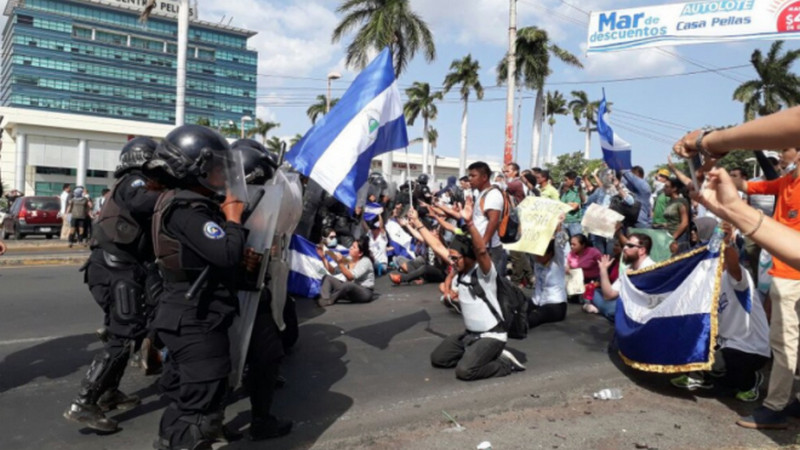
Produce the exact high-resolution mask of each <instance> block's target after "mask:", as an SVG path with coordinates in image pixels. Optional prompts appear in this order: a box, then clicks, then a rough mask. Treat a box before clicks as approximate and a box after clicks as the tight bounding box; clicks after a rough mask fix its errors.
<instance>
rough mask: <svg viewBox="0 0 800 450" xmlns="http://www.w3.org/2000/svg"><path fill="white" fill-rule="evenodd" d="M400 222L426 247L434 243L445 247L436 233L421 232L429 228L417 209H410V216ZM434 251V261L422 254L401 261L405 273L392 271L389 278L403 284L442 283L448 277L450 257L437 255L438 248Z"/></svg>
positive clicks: (393, 281)
mask: <svg viewBox="0 0 800 450" xmlns="http://www.w3.org/2000/svg"><path fill="white" fill-rule="evenodd" d="M400 224H401V225H403V226H404V227H405V228H406V229H407V230H408V232H409V233H411V235H412V236H413V237H414V239H416V240H417V241H419V242H424V243H425V244H426V248H428V247H430V246H432V245H437V244H438V245H440V246H441V247H444V244H441V240H440V239H439V237H438V236H437V234H436V233H433V232H432V231H430V230H428V231H429V234H428V236H427V237H426V236H424V235H423V234H422V233H421V230H423V229H427V227H426V226H425V224H424V223H423V222H422V221H421V220H420V218H419V214H418V213H417V211H416V210H414V209H410V210H409V211H408V218H407V219H400ZM432 251H433V253H434V258H433V262H432V263H430V262H429V261H428V260H426V259H425V258H423V257H421V256H417V257H416V258H414V259H413V260H410V261H408V260H406V261H404V262H402V263H401V266H402V270H403V272H405V273H402V274H401V273H397V272H392V273H390V274H389V278H390V279H391V280H392V283H394V284H401V283H415V284H423V283H426V282H427V283H441V282H443V281H444V280H445V278H446V277H447V268H448V266H449V259H445V258H442V257H440V256H438V255H437V252H436V250H434V249H432Z"/></svg>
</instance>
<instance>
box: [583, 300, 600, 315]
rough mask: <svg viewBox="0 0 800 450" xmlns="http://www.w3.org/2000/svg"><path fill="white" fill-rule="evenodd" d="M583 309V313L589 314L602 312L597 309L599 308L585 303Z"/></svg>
mask: <svg viewBox="0 0 800 450" xmlns="http://www.w3.org/2000/svg"><path fill="white" fill-rule="evenodd" d="M582 309H583V312H585V313H588V314H600V310H599V309H597V306H594V305H593V304H591V303H584V304H583V307H582Z"/></svg>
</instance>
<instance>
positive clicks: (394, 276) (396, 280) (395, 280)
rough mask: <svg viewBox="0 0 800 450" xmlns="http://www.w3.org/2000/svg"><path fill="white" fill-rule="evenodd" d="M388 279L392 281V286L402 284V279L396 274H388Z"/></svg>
mask: <svg viewBox="0 0 800 450" xmlns="http://www.w3.org/2000/svg"><path fill="white" fill-rule="evenodd" d="M389 279H390V280H392V283H393V284H400V283H402V277H401V276H400V274H399V273H397V272H392V273H390V274H389Z"/></svg>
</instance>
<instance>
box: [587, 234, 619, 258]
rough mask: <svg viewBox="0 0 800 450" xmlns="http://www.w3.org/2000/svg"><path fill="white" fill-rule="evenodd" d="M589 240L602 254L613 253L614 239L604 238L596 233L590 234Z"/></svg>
mask: <svg viewBox="0 0 800 450" xmlns="http://www.w3.org/2000/svg"><path fill="white" fill-rule="evenodd" d="M589 240H590V241H591V242H592V247H594V248H596V249H598V250H600V253H602V254H604V255H612V254H613V253H614V239H606V238H604V237H601V236H597V235H596V234H590V235H589Z"/></svg>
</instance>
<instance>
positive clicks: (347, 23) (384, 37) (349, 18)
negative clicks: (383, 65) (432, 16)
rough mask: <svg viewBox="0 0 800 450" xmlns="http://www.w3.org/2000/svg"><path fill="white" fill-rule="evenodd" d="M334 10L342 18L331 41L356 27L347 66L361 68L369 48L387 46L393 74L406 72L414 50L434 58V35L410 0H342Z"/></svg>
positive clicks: (373, 49) (338, 38)
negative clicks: (392, 64) (392, 63)
mask: <svg viewBox="0 0 800 450" xmlns="http://www.w3.org/2000/svg"><path fill="white" fill-rule="evenodd" d="M336 12H338V13H340V14H344V17H343V18H342V21H341V22H340V23H339V25H338V26H337V27H336V28H335V29H334V30H333V36H332V38H331V40H332V41H333V43H336V42H339V41H340V40H341V39H342V38H343V37H344V36H345V35H346V34H348V33H350V32H351V31H354V30H356V28H358V31H357V32H356V34H355V36H354V37H353V41H352V42H351V43H350V45H348V46H347V56H346V59H345V61H346V63H347V65H348V66H355V67H357V68H364V67H365V66H366V65H367V64H368V63H369V56H370V52H371V51H375V52H380V51H381V50H383V49H384V47H387V46H388V47H389V49H390V51H391V52H392V59H393V62H394V74H395V77H399V76H400V74H401V73H403V71H405V69H406V67H407V66H408V62H409V61H410V60H411V59H413V58H414V55H416V54H417V51H420V50H421V51H422V52H423V54H424V55H425V59H426V60H427V61H428V62H432V61H433V60H434V59H436V46H435V45H434V42H433V34H432V33H431V31H430V30H429V29H428V25H427V24H426V23H425V21H424V20H422V18H421V17H420V16H419V15H417V14H416V13H415V12H414V11H412V10H411V6H410V4H409V0H344V2H342V4H341V6H339V8H338V9H337V10H336Z"/></svg>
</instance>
